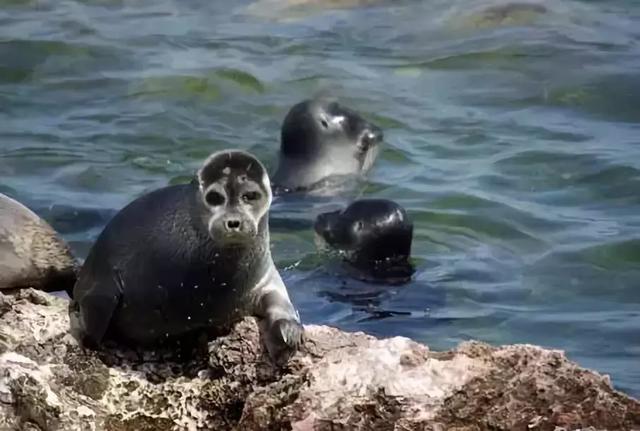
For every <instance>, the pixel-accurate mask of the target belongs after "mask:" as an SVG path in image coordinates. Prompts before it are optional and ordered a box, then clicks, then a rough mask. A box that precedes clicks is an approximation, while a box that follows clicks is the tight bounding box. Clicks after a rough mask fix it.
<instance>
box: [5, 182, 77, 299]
mask: <svg viewBox="0 0 640 431" xmlns="http://www.w3.org/2000/svg"><path fill="white" fill-rule="evenodd" d="M76 271H77V263H76V260H75V259H74V257H73V255H72V254H71V250H70V249H69V246H68V245H67V244H66V242H65V241H64V240H63V239H62V238H61V237H60V236H59V235H58V233H57V232H56V231H55V230H54V229H53V228H52V227H51V225H49V223H47V222H46V221H44V220H43V219H42V218H40V217H39V216H38V215H37V214H35V213H34V212H33V211H31V210H30V209H29V208H27V207H26V206H24V205H22V204H21V203H20V202H18V201H16V200H14V199H11V198H10V197H8V196H6V195H3V194H1V193H0V289H14V288H25V287H35V288H37V289H41V290H45V291H47V292H52V291H57V290H67V291H70V290H71V289H72V287H73V284H74V283H75V280H76Z"/></svg>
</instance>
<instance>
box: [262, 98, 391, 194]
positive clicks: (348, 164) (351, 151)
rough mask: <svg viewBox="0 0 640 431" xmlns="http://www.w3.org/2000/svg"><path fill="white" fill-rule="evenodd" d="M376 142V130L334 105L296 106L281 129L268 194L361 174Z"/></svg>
mask: <svg viewBox="0 0 640 431" xmlns="http://www.w3.org/2000/svg"><path fill="white" fill-rule="evenodd" d="M382 140H383V133H382V130H381V129H380V128H379V127H378V126H376V125H375V124H372V123H370V122H368V121H366V120H365V119H364V118H362V116H360V114H358V113H357V112H355V111H353V110H351V109H349V108H347V107H345V106H342V105H341V104H339V103H338V102H336V101H334V100H331V99H327V98H316V99H311V100H305V101H303V102H300V103H298V104H296V105H294V106H293V107H292V108H291V109H290V110H289V112H288V113H287V115H286V117H285V119H284V122H283V124H282V129H281V136H280V152H279V160H278V167H277V169H276V171H275V173H274V175H273V184H274V193H276V194H282V193H286V192H295V191H308V190H312V189H317V188H319V187H322V185H323V183H324V182H326V181H327V180H329V181H330V180H336V179H337V178H339V177H352V176H354V175H363V174H366V173H367V172H368V171H369V170H370V169H371V166H372V165H373V162H374V161H375V159H376V157H377V155H378V151H379V148H380V144H381V142H382Z"/></svg>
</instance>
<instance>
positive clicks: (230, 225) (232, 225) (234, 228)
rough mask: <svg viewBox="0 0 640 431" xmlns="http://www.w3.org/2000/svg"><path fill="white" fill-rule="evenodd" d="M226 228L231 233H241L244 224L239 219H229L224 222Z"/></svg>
mask: <svg viewBox="0 0 640 431" xmlns="http://www.w3.org/2000/svg"><path fill="white" fill-rule="evenodd" d="M224 227H225V229H227V231H229V232H239V231H240V228H241V227H242V222H241V221H240V219H237V218H235V217H234V218H228V219H226V220H225V222H224Z"/></svg>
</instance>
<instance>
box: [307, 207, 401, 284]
mask: <svg viewBox="0 0 640 431" xmlns="http://www.w3.org/2000/svg"><path fill="white" fill-rule="evenodd" d="M314 230H315V232H316V234H317V235H319V236H320V237H321V238H322V239H323V240H324V241H326V243H327V244H328V245H329V246H331V247H335V248H336V249H338V250H340V252H341V253H342V255H343V256H344V258H345V260H346V261H347V263H348V264H349V266H351V267H352V269H354V270H355V271H352V272H353V275H354V276H355V277H357V278H360V279H363V280H367V281H379V282H385V283H391V284H397V283H404V282H407V281H409V280H410V279H411V276H412V275H413V273H414V269H413V266H412V265H411V263H410V262H409V257H410V255H411V241H412V235H413V223H412V222H411V220H410V219H409V217H408V215H407V213H406V211H405V209H404V208H402V207H401V206H400V205H398V204H397V203H395V202H393V201H390V200H386V199H361V200H357V201H355V202H353V203H351V204H350V205H349V206H348V207H347V208H346V209H344V210H338V211H332V212H327V213H322V214H320V215H318V217H317V218H316V221H315V224H314Z"/></svg>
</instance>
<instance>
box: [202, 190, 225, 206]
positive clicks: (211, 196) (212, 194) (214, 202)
mask: <svg viewBox="0 0 640 431" xmlns="http://www.w3.org/2000/svg"><path fill="white" fill-rule="evenodd" d="M204 201H205V202H206V203H207V205H209V206H212V207H216V206H218V205H222V204H223V203H224V196H222V194H221V193H218V192H217V191H215V190H211V191H209V192H207V194H205V195H204Z"/></svg>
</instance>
